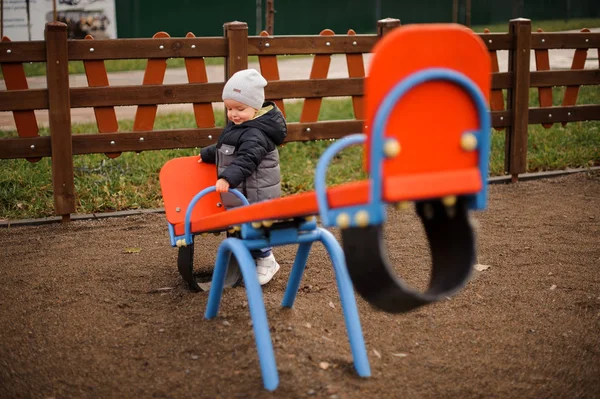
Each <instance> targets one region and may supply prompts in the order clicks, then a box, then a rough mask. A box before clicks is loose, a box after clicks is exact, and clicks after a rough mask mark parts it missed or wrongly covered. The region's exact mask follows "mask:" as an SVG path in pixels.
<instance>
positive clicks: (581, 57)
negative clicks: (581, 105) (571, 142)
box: [562, 28, 590, 126]
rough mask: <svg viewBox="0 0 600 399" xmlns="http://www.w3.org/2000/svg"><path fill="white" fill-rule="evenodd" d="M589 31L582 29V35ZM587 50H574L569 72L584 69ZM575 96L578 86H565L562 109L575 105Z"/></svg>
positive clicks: (577, 92) (564, 124)
mask: <svg viewBox="0 0 600 399" xmlns="http://www.w3.org/2000/svg"><path fill="white" fill-rule="evenodd" d="M589 31H590V30H589V29H587V28H584V29H582V30H581V32H583V33H588V32H589ZM587 52H588V50H587V49H583V48H578V49H577V50H575V54H574V55H573V63H572V64H571V70H575V69H583V68H584V67H585V60H586V59H587ZM577 94H579V86H567V88H566V90H565V96H564V97H563V102H562V105H563V107H568V106H571V105H575V104H576V103H577ZM562 125H563V126H566V125H567V122H562Z"/></svg>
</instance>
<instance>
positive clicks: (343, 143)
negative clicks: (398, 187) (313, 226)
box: [315, 134, 367, 227]
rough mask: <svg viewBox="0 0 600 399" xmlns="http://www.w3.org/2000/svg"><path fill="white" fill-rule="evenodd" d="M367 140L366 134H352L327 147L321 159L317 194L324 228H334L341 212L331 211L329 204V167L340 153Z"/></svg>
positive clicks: (318, 167) (316, 173) (316, 183)
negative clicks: (327, 184)
mask: <svg viewBox="0 0 600 399" xmlns="http://www.w3.org/2000/svg"><path fill="white" fill-rule="evenodd" d="M366 140H367V136H366V135H365V134H351V135H349V136H346V137H344V138H343V139H341V140H338V141H336V142H335V143H333V144H332V145H330V146H329V147H327V149H326V150H325V152H324V153H323V154H322V155H321V158H319V162H318V163H317V168H316V169H315V194H316V196H317V205H318V207H319V216H320V218H321V223H322V224H323V226H326V227H330V226H334V225H335V218H336V217H337V214H338V213H339V212H340V211H336V210H331V209H329V204H327V186H326V179H327V167H328V166H329V163H330V162H331V160H332V159H333V158H334V157H335V155H336V154H337V153H338V152H340V151H341V150H343V149H344V148H346V147H349V146H351V145H356V144H362V143H364V142H365V141H366ZM361 209H362V208H361Z"/></svg>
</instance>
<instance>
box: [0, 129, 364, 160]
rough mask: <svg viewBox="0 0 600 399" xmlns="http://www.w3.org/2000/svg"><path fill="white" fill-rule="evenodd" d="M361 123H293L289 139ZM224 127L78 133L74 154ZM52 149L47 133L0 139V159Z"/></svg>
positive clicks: (200, 140)
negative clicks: (40, 135) (45, 134)
mask: <svg viewBox="0 0 600 399" xmlns="http://www.w3.org/2000/svg"><path fill="white" fill-rule="evenodd" d="M362 126H363V121H357V120H347V121H327V122H315V123H290V124H288V136H287V139H286V142H292V141H311V140H327V139H337V138H341V137H344V136H346V135H348V134H352V133H360V132H362V130H363V128H362ZM222 131H223V128H222V127H216V128H208V129H169V130H152V131H139V132H120V133H103V134H95V133H89V134H76V135H73V136H72V142H73V155H82V154H96V153H103V152H124V151H150V150H162V149H175V148H194V147H204V146H207V145H210V144H213V143H215V142H216V141H217V138H218V137H219V135H220V134H221V132H222ZM51 152H52V150H51V147H50V137H48V136H42V137H32V138H8V139H0V159H14V158H26V157H48V156H50V155H51Z"/></svg>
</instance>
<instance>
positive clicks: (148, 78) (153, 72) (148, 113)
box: [133, 32, 169, 132]
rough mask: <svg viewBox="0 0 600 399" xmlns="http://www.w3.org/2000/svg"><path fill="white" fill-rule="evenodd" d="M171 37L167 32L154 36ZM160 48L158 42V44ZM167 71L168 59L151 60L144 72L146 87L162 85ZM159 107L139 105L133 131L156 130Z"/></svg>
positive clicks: (158, 37) (156, 37)
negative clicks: (155, 121) (155, 122)
mask: <svg viewBox="0 0 600 399" xmlns="http://www.w3.org/2000/svg"><path fill="white" fill-rule="evenodd" d="M167 37H169V34H168V33H166V32H158V33H155V34H154V36H152V38H153V39H164V38H167ZM156 45H157V46H158V40H157V44H156ZM166 70H167V59H166V58H153V59H149V60H148V63H147V64H146V71H145V72H144V80H143V81H142V84H144V85H160V84H162V82H163V79H164V78H165V72H166ZM157 109H158V106H157V105H138V108H137V111H136V113H135V119H134V121H133V131H135V132H139V131H143V130H152V129H153V128H154V120H155V119H156V111H157Z"/></svg>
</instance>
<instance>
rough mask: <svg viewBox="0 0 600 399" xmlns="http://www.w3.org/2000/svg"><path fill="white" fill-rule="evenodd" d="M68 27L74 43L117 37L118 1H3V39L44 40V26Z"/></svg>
mask: <svg viewBox="0 0 600 399" xmlns="http://www.w3.org/2000/svg"><path fill="white" fill-rule="evenodd" d="M55 9H56V20H57V21H61V22H65V23H67V25H68V32H69V38H70V39H83V38H84V37H85V35H87V34H90V35H92V36H94V38H95V39H109V38H112V39H114V38H116V37H117V18H116V13H115V0H2V35H4V36H8V37H9V38H10V39H11V40H13V41H24V40H44V26H45V25H46V23H47V22H50V21H53V20H54V11H55Z"/></svg>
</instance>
